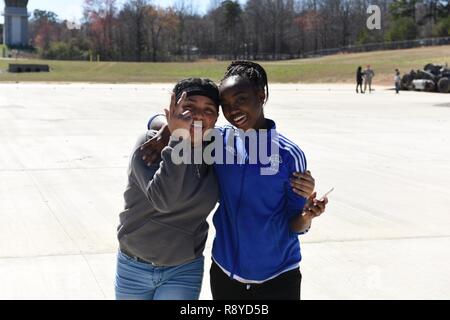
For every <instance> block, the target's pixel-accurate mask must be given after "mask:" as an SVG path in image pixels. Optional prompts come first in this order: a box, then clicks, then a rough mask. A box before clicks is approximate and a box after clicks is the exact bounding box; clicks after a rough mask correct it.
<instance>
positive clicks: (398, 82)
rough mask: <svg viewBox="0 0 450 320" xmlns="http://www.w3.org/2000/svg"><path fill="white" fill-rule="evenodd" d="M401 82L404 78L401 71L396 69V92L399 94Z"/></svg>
mask: <svg viewBox="0 0 450 320" xmlns="http://www.w3.org/2000/svg"><path fill="white" fill-rule="evenodd" d="M401 82H402V78H401V77H400V71H398V69H395V76H394V83H395V93H397V94H398V92H399V91H400V85H401Z"/></svg>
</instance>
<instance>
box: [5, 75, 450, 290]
mask: <svg viewBox="0 0 450 320" xmlns="http://www.w3.org/2000/svg"><path fill="white" fill-rule="evenodd" d="M170 89H171V85H159V84H154V85H132V84H130V85H108V84H40V83H35V84H15V83H14V84H13V83H11V84H0V146H1V149H0V299H113V298H114V287H113V282H114V271H115V252H116V250H117V249H116V248H117V241H116V237H115V229H116V226H117V224H118V214H119V212H120V211H121V209H122V205H123V197H122V194H123V191H124V188H125V185H126V168H127V163H128V156H129V153H130V151H131V148H132V146H133V145H134V143H135V140H136V138H137V137H138V135H139V134H140V133H142V132H143V131H144V130H145V127H146V122H147V119H148V118H149V116H150V115H152V114H154V113H155V112H160V111H161V109H162V107H164V106H167V104H168V101H169V94H168V92H169V90H170ZM375 89H376V91H375V92H373V93H372V94H370V95H369V94H365V95H362V94H359V95H357V94H356V93H355V91H354V88H353V86H349V85H302V84H299V85H294V84H293V85H272V86H271V87H270V99H269V103H268V105H267V106H266V116H268V117H270V118H273V119H275V120H276V121H277V125H278V128H279V129H280V131H282V132H283V133H285V134H286V135H287V136H288V137H290V138H292V139H293V140H294V141H296V142H297V143H298V144H299V145H300V146H301V148H302V149H303V150H304V152H305V154H306V156H307V158H308V165H309V169H310V170H311V171H312V173H313V175H314V176H315V178H316V186H317V189H318V191H319V193H321V192H324V191H326V190H327V189H329V188H330V187H335V191H334V192H333V193H332V194H331V195H330V197H329V199H330V203H329V206H328V208H327V212H326V213H325V214H324V215H323V216H322V217H320V218H318V219H317V220H316V221H314V225H313V229H312V230H311V231H310V233H309V234H307V235H305V236H303V237H301V241H302V255H303V261H302V263H301V269H302V273H303V285H302V297H303V298H304V299H449V298H450V161H449V159H450V95H449V94H447V95H443V94H430V93H420V92H401V93H400V94H399V95H395V92H394V91H392V90H387V88H380V87H376V86H375ZM220 122H221V123H224V120H223V119H221V121H220ZM213 234H214V230H213V229H212V230H211V233H210V237H209V240H208V246H207V249H206V251H205V254H206V257H207V259H206V262H207V266H206V269H205V271H206V272H205V281H204V285H203V290H202V293H201V298H202V299H210V297H211V295H210V291H209V277H208V270H209V258H210V248H211V242H212V239H213Z"/></svg>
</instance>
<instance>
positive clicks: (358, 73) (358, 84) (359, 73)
mask: <svg viewBox="0 0 450 320" xmlns="http://www.w3.org/2000/svg"><path fill="white" fill-rule="evenodd" d="M362 83H363V72H362V68H361V66H359V67H358V69H357V70H356V93H359V91H358V87H359V89H360V90H361V93H364V91H363V88H362Z"/></svg>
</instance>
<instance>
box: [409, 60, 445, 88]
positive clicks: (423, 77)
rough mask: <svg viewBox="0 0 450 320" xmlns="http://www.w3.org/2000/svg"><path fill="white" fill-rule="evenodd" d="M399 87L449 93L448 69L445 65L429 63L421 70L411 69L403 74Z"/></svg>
mask: <svg viewBox="0 0 450 320" xmlns="http://www.w3.org/2000/svg"><path fill="white" fill-rule="evenodd" d="M401 89H402V90H420V91H427V92H441V93H449V92H450V69H449V68H448V67H447V65H445V66H442V65H435V64H432V63H429V64H427V65H425V67H424V68H423V70H417V71H414V70H411V72H410V73H407V74H405V75H404V76H403V78H402V85H401Z"/></svg>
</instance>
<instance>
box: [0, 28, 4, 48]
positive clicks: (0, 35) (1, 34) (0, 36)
mask: <svg viewBox="0 0 450 320" xmlns="http://www.w3.org/2000/svg"><path fill="white" fill-rule="evenodd" d="M0 44H3V25H2V24H0Z"/></svg>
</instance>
